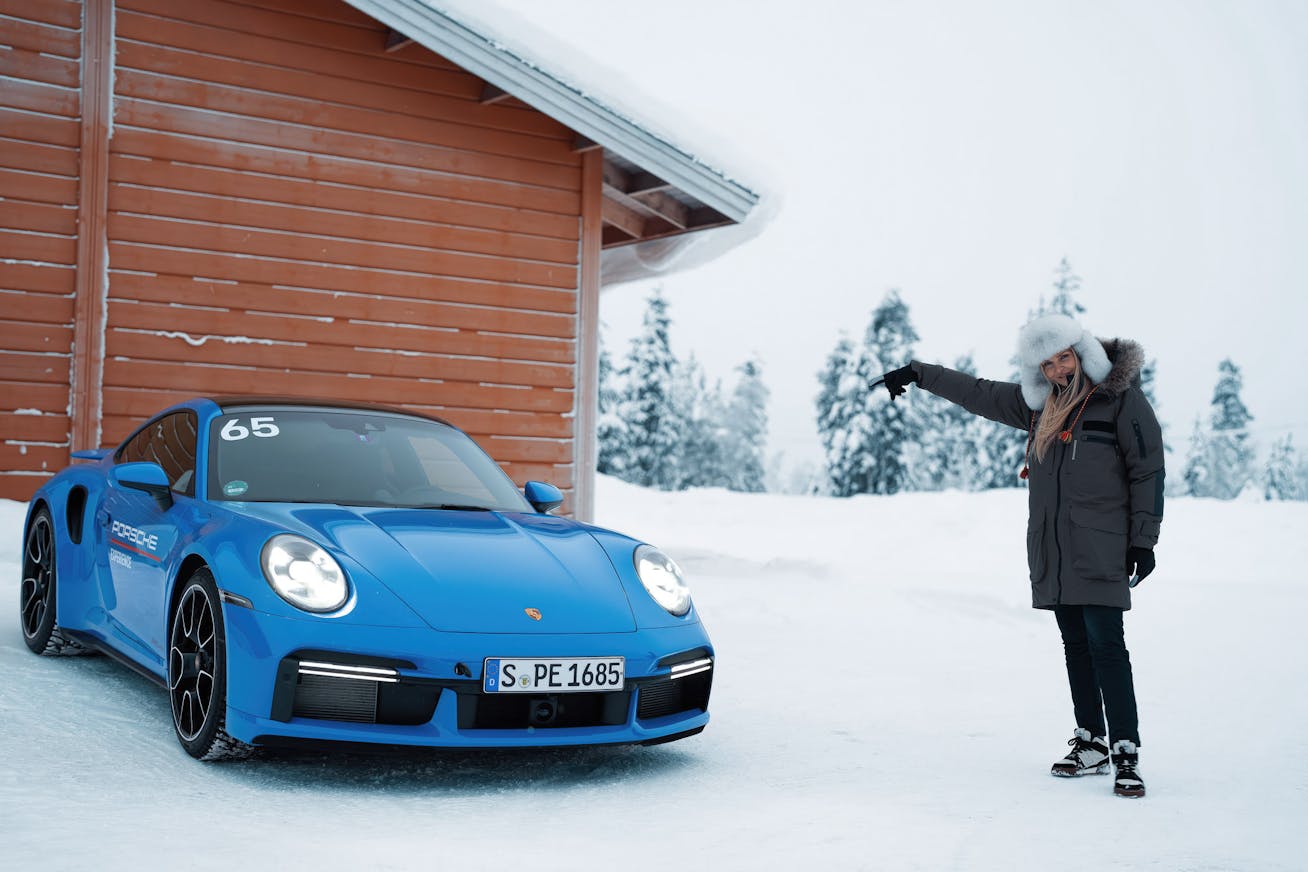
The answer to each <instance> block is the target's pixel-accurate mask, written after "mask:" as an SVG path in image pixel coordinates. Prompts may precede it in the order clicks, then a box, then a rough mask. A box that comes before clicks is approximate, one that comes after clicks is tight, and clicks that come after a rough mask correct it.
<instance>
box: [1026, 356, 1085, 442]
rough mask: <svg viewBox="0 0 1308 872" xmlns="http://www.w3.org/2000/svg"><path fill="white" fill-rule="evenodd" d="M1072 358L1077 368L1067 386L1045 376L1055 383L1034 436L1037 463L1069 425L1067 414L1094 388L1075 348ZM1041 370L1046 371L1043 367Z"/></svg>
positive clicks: (1051, 382) (1052, 383)
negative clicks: (1082, 367)
mask: <svg viewBox="0 0 1308 872" xmlns="http://www.w3.org/2000/svg"><path fill="white" fill-rule="evenodd" d="M1060 353H1061V352H1060ZM1072 358H1073V359H1074V360H1075V361H1076V370H1075V371H1074V372H1073V373H1072V382H1071V384H1069V385H1068V386H1067V387H1065V388H1064V387H1060V386H1059V385H1057V384H1055V383H1054V382H1053V381H1052V380H1051V379H1050V378H1049V376H1045V380H1046V381H1049V383H1050V384H1051V385H1053V390H1052V391H1050V393H1049V399H1047V400H1045V408H1044V410H1043V411H1042V412H1041V413H1040V420H1039V421H1038V422H1037V423H1036V428H1035V434H1034V435H1033V437H1032V442H1033V444H1034V447H1035V457H1036V462H1037V463H1039V462H1041V461H1043V460H1044V459H1045V455H1046V454H1048V453H1049V447H1050V446H1051V445H1053V444H1054V439H1056V438H1057V437H1058V434H1059V433H1061V432H1062V431H1063V429H1064V428H1065V427H1066V426H1067V416H1068V415H1070V414H1072V410H1073V409H1075V408H1076V407H1077V406H1079V405H1080V404H1081V402H1082V401H1083V400H1084V399H1085V398H1086V397H1087V396H1089V395H1090V391H1091V390H1092V389H1093V388H1094V385H1093V384H1091V383H1090V379H1088V378H1086V375H1085V372H1084V371H1082V369H1081V356H1080V355H1079V354H1077V353H1076V351H1075V350H1073V351H1072ZM1041 372H1042V373H1043V372H1044V368H1043V367H1041Z"/></svg>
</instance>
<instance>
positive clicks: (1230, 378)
mask: <svg viewBox="0 0 1308 872" xmlns="http://www.w3.org/2000/svg"><path fill="white" fill-rule="evenodd" d="M1217 373H1218V375H1217V385H1216V386H1215V387H1214V388H1213V402H1212V406H1213V413H1212V432H1211V435H1210V437H1209V440H1208V473H1209V482H1210V486H1211V489H1212V493H1211V494H1210V496H1215V497H1217V498H1219V499H1224V500H1229V499H1233V498H1234V497H1236V496H1237V495H1238V494H1239V493H1240V491H1241V490H1243V489H1244V486H1245V485H1246V484H1247V483H1248V482H1249V479H1250V478H1251V477H1252V476H1253V460H1254V451H1253V446H1252V445H1251V444H1250V442H1249V430H1248V426H1249V422H1250V421H1252V420H1253V415H1251V414H1249V410H1248V409H1246V408H1245V405H1244V402H1243V401H1242V400H1241V399H1240V389H1241V388H1242V387H1243V379H1242V377H1241V375H1240V368H1239V367H1238V366H1236V365H1235V364H1234V363H1233V362H1232V361H1231V359H1230V358H1227V359H1226V360H1223V361H1222V362H1221V363H1219V364H1218V365H1217Z"/></svg>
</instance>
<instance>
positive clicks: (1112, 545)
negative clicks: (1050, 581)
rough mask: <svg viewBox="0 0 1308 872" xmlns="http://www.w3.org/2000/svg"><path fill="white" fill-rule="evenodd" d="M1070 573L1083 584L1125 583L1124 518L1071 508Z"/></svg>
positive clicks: (1126, 523)
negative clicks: (1074, 574)
mask: <svg viewBox="0 0 1308 872" xmlns="http://www.w3.org/2000/svg"><path fill="white" fill-rule="evenodd" d="M1071 520H1072V525H1071V526H1072V531H1071V532H1072V571H1073V572H1075V573H1076V574H1077V576H1079V577H1080V578H1083V579H1085V580H1087V581H1123V580H1125V579H1126V533H1127V527H1128V522H1127V518H1126V515H1125V514H1119V513H1117V512H1096V511H1093V510H1091V509H1085V508H1081V507H1080V506H1072V510H1071Z"/></svg>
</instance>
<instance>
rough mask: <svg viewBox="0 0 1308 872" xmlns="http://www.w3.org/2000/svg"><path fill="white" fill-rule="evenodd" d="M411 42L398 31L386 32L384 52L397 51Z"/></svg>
mask: <svg viewBox="0 0 1308 872" xmlns="http://www.w3.org/2000/svg"><path fill="white" fill-rule="evenodd" d="M412 42H413V40H411V39H409V38H408V37H407V36H405V35H404V34H402V33H400V32H399V31H398V30H388V31H386V51H399V50H400V49H402V48H404V47H405V46H406V45H409V44H410V43H412Z"/></svg>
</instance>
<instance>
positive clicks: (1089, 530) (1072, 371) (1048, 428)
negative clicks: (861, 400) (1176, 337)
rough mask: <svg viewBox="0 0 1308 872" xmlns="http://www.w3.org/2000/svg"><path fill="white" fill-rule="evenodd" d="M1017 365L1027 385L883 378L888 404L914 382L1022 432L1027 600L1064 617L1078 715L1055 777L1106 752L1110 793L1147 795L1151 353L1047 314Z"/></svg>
mask: <svg viewBox="0 0 1308 872" xmlns="http://www.w3.org/2000/svg"><path fill="white" fill-rule="evenodd" d="M1018 359H1019V361H1020V364H1021V384H1009V383H1004V382H992V381H987V380H985V379H978V378H975V377H973V376H970V375H966V374H965V373H961V372H956V371H954V370H951V369H946V368H945V367H942V366H936V365H934V364H929V363H921V362H920V361H916V360H915V361H913V362H912V363H910V364H909V365H908V366H906V367H903V368H902V369H897V370H895V371H894V372H891V373H887V374H886V377H885V384H886V388H887V390H889V391H890V398H891V399H892V400H893V399H894V398H895V397H896V396H899V395H900V394H903V393H904V390H905V386H906V385H907V384H909V383H910V382H911V383H915V384H917V385H918V386H920V387H922V388H925V389H926V390H928V391H931V393H933V394H936V395H938V396H941V397H944V398H945V399H947V400H949V401H951V402H954V403H957V404H958V405H960V406H962V407H963V408H965V409H967V410H968V411H969V412H972V413H973V414H976V415H983V416H985V417H987V418H989V419H991V420H993V421H999V422H1001V423H1004V424H1008V425H1010V426H1013V427H1017V428H1019V429H1021V430H1025V431H1026V433H1027V450H1026V465H1025V467H1024V468H1023V469H1022V471H1021V473H1020V475H1021V477H1022V478H1024V479H1027V481H1028V482H1029V484H1030V500H1029V502H1030V520H1029V522H1028V524H1027V534H1026V543H1027V546H1026V550H1027V561H1028V563H1029V564H1030V568H1031V604H1032V605H1033V606H1034V607H1035V608H1038V609H1050V610H1052V611H1053V612H1054V616H1055V618H1056V619H1057V621H1058V629H1059V630H1060V631H1061V632H1062V635H1063V649H1064V652H1065V654H1066V658H1067V678H1068V682H1069V684H1070V685H1071V690H1072V705H1073V711H1074V713H1075V715H1076V731H1075V733H1074V734H1073V737H1072V739H1071V741H1069V742H1068V744H1069V745H1071V746H1072V750H1071V752H1070V753H1068V755H1067V756H1066V757H1064V758H1063V759H1062V760H1059V761H1058V762H1057V763H1055V764H1054V766H1053V770H1052V772H1053V774H1054V775H1059V776H1065V777H1070V776H1077V775H1090V774H1095V775H1098V774H1103V773H1106V772H1107V771H1108V765H1109V759H1110V756H1111V760H1112V763H1113V765H1114V766H1115V767H1116V770H1117V774H1116V778H1115V781H1114V785H1113V792H1114V793H1116V794H1117V795H1119V796H1144V793H1145V786H1144V780H1143V779H1142V778H1141V777H1140V772H1139V769H1138V763H1139V755H1138V749H1139V747H1140V734H1139V728H1138V726H1137V722H1136V706H1135V689H1134V686H1133V683H1132V679H1131V661H1130V657H1129V655H1128V654H1127V650H1126V644H1125V642H1124V640H1123V632H1122V614H1123V612H1125V611H1126V610H1127V609H1129V608H1130V607H1131V592H1130V588H1131V587H1133V586H1134V585H1135V584H1137V583H1138V582H1139V581H1141V580H1143V579H1144V578H1145V576H1147V575H1148V574H1149V573H1150V572H1152V571H1153V569H1154V555H1153V548H1154V545H1155V544H1156V543H1157V542H1158V528H1159V525H1160V524H1161V522H1162V518H1163V440H1162V431H1161V429H1160V428H1159V426H1158V419H1157V418H1156V417H1155V416H1154V411H1153V409H1152V408H1151V407H1150V405H1149V401H1148V400H1146V399H1145V396H1144V393H1143V392H1141V390H1140V369H1141V367H1142V365H1143V363H1144V353H1143V351H1142V350H1141V348H1140V346H1139V345H1137V344H1136V343H1134V342H1131V341H1128V340H1124V339H1113V340H1106V341H1101V340H1098V339H1096V338H1095V337H1094V336H1092V335H1091V334H1090V333H1089V332H1088V331H1086V330H1083V329H1082V328H1081V326H1080V325H1079V324H1078V323H1077V322H1076V321H1075V320H1074V319H1072V318H1070V317H1068V316H1066V315H1045V316H1043V317H1040V318H1036V319H1035V320H1033V321H1031V322H1030V323H1029V324H1027V325H1026V326H1025V327H1023V328H1022V330H1021V331H1020V332H1019V334H1018ZM1015 472H1016V471H1015ZM1101 700H1102V702H1101ZM1105 713H1106V714H1107V727H1108V729H1107V731H1105V729H1104V727H1105V722H1104V720H1105V719H1104V716H1105ZM1107 736H1111V737H1112V745H1111V751H1110V745H1109V740H1108V738H1106V737H1107Z"/></svg>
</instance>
